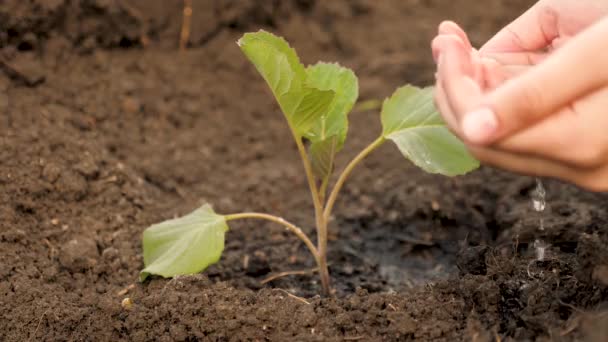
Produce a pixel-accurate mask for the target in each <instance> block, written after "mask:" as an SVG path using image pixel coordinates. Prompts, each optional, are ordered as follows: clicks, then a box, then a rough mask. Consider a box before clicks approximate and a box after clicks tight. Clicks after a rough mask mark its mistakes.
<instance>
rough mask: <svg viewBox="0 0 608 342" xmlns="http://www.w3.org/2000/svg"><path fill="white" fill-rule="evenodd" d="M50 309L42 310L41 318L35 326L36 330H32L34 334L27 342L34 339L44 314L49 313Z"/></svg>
mask: <svg viewBox="0 0 608 342" xmlns="http://www.w3.org/2000/svg"><path fill="white" fill-rule="evenodd" d="M50 309H51V308H47V309H46V310H44V312H43V313H42V316H40V319H39V320H38V325H36V330H34V333H33V334H32V336H30V338H29V341H32V340H33V339H34V337H36V333H38V329H40V324H42V319H43V318H44V316H46V313H47V312H49V310H50Z"/></svg>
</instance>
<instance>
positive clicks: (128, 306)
mask: <svg viewBox="0 0 608 342" xmlns="http://www.w3.org/2000/svg"><path fill="white" fill-rule="evenodd" d="M120 305H121V306H122V308H123V309H125V310H127V311H130V310H131V309H133V301H132V300H131V298H129V297H126V298H125V299H123V300H122V302H121V303H120Z"/></svg>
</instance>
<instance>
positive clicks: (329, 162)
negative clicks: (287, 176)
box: [305, 62, 359, 180]
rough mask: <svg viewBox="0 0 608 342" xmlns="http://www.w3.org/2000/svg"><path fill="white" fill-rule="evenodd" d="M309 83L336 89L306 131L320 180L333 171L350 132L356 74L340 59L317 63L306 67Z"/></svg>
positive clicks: (357, 85) (357, 91)
mask: <svg viewBox="0 0 608 342" xmlns="http://www.w3.org/2000/svg"><path fill="white" fill-rule="evenodd" d="M306 73H307V75H308V77H307V79H306V84H307V85H309V86H311V87H314V88H316V89H321V90H332V91H334V92H335V94H336V95H335V97H334V98H333V101H332V102H331V104H330V105H329V107H328V108H327V111H326V112H325V113H323V115H322V116H321V117H320V118H318V120H317V121H316V122H315V124H314V126H313V127H312V128H311V129H310V130H309V131H308V132H307V133H306V134H305V137H306V138H307V139H308V140H310V141H311V145H310V153H309V154H310V160H311V164H312V167H313V172H314V173H315V176H316V177H317V178H319V179H321V180H323V179H325V178H326V177H329V175H330V173H331V172H332V171H333V162H334V157H335V155H336V153H337V152H339V151H340V150H341V149H342V146H343V145H344V140H346V133H347V132H348V113H349V112H350V111H351V109H352V108H353V106H354V104H355V102H356V101H357V97H358V96H359V84H358V81H357V76H355V73H354V72H352V70H350V69H348V68H344V67H341V66H340V65H338V64H337V63H332V64H330V63H322V62H321V63H317V64H315V65H313V66H309V67H308V68H307V69H306Z"/></svg>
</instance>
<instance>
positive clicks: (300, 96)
mask: <svg viewBox="0 0 608 342" xmlns="http://www.w3.org/2000/svg"><path fill="white" fill-rule="evenodd" d="M238 44H239V46H240V47H241V50H242V51H243V53H244V54H245V55H246V56H247V58H249V60H250V61H251V62H252V63H253V65H255V67H256V69H257V70H258V72H259V73H260V74H261V75H262V77H264V79H265V80H266V83H268V86H269V87H270V89H271V90H272V93H273V94H274V96H275V98H276V100H277V102H278V103H279V106H280V107H281V110H282V111H283V114H285V116H286V118H287V121H288V122H289V124H290V126H291V127H292V128H293V129H294V130H295V132H296V133H297V134H298V135H299V136H304V135H306V134H307V133H308V131H309V130H310V129H311V128H312V127H313V125H314V124H315V122H316V121H317V120H318V119H319V118H321V116H322V115H324V114H325V113H327V111H328V109H329V106H330V105H331V103H332V102H333V99H334V95H335V92H334V91H333V90H330V89H328V90H323V89H318V88H315V87H311V86H309V85H307V84H306V78H307V75H306V69H305V68H304V66H303V65H302V63H300V60H299V58H298V55H297V54H296V52H295V50H294V49H292V48H291V47H290V46H289V44H288V43H287V42H286V41H285V39H283V38H281V37H277V36H275V35H273V34H271V33H268V32H265V31H258V32H255V33H246V34H245V35H244V36H243V37H242V38H241V39H240V40H239V41H238Z"/></svg>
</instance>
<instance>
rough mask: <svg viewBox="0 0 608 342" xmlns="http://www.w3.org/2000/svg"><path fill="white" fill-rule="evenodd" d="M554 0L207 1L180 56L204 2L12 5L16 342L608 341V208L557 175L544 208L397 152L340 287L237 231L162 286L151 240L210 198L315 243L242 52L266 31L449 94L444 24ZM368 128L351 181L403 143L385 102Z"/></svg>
mask: <svg viewBox="0 0 608 342" xmlns="http://www.w3.org/2000/svg"><path fill="white" fill-rule="evenodd" d="M532 2H533V1H530V0H527V1H523V0H517V1H507V0H488V1H485V2H483V4H481V3H480V2H479V1H473V0H458V1H451V2H446V1H439V0H434V1H433V0H428V1H420V0H383V1H371V0H369V1H362V0H352V1H337V0H332V1H312V0H299V1H253V0H243V1H219V0H205V1H203V0H201V1H194V6H193V24H192V27H191V34H190V40H189V44H188V48H187V49H186V50H185V51H181V52H180V51H179V50H178V48H177V46H178V37H179V30H180V26H181V13H182V2H181V1H175V2H168V1H160V0H153V1H102V0H95V1H94V0H89V1H84V0H83V1H70V0H52V1H51V0H48V1H42V0H36V1H21V0H5V1H2V2H1V3H0V28H1V30H0V46H1V50H0V53H1V55H0V58H1V59H0V65H1V69H2V70H1V72H0V90H1V91H0V132H1V133H0V186H1V191H0V340H2V341H26V340H31V341H34V340H40V341H42V340H44V341H93V340H95V341H118V340H125V341H126V340H128V341H153V340H159V341H240V340H248V341H266V340H268V341H291V340H293V341H355V340H360V341H407V340H414V339H417V340H421V341H460V340H472V341H509V340H517V341H520V340H523V341H525V340H539V341H548V340H551V341H572V340H590V341H605V340H606V338H607V336H608V329H607V327H608V314H607V312H608V311H604V310H606V309H607V308H606V305H605V304H606V300H607V299H608V290H607V287H608V237H607V234H606V224H607V223H608V213H607V212H606V210H605V208H606V206H607V205H608V197H607V196H606V195H602V194H593V193H589V192H585V191H582V190H580V189H576V188H575V187H572V186H569V185H566V184H561V183H558V182H555V181H550V180H545V181H544V183H545V186H546V188H547V208H546V209H545V211H544V212H542V213H540V214H539V213H535V212H534V211H533V209H532V206H531V201H530V197H531V192H532V191H533V190H534V187H535V182H534V179H532V178H529V177H522V176H516V175H513V174H509V173H505V172H502V171H498V170H493V169H490V168H485V167H484V168H481V169H480V170H478V171H475V172H473V173H471V174H469V175H466V176H463V177H456V178H446V177H441V176H437V175H428V174H425V173H424V172H422V171H420V170H418V169H417V168H416V167H414V166H412V165H411V164H410V163H408V162H407V161H406V160H404V158H403V157H402V156H401V155H400V154H399V152H398V151H397V149H396V148H395V147H394V146H391V145H389V144H387V145H386V146H383V147H381V148H380V149H379V150H378V151H376V152H375V153H374V154H373V155H371V156H370V157H369V159H368V160H366V161H365V162H364V163H363V164H362V165H360V166H359V167H358V169H357V170H356V171H355V172H354V174H353V176H352V178H351V179H349V181H348V183H347V185H346V187H345V189H344V192H343V194H342V197H341V198H340V199H339V201H338V203H337V206H336V208H335V215H334V217H333V221H332V224H331V231H330V235H331V241H330V243H329V263H330V269H331V274H332V281H333V283H332V284H333V288H334V289H335V293H334V295H333V296H331V297H321V296H319V295H318V293H319V292H320V285H319V281H318V277H317V276H316V275H314V274H302V275H296V276H287V277H283V278H278V279H276V280H273V281H269V282H265V280H266V279H267V278H268V277H270V276H272V275H275V274H278V273H280V272H283V271H290V270H307V269H308V270H310V269H311V268H313V267H314V264H313V261H312V258H311V257H310V255H309V254H308V253H307V250H306V249H305V247H304V246H303V244H302V243H300V242H299V241H298V240H297V239H295V238H294V237H293V236H291V235H290V234H289V233H288V232H286V231H284V230H283V229H281V228H280V227H277V226H275V225H272V224H266V223H264V222H259V221H238V222H234V224H231V230H230V231H229V232H228V234H227V237H226V250H225V252H224V254H223V256H222V259H221V261H220V263H219V264H217V265H214V266H212V267H211V268H209V269H208V270H207V271H206V272H204V273H203V274H199V275H192V276H182V277H177V278H175V279H172V280H168V279H161V278H152V279H151V280H149V281H146V282H144V283H140V282H138V272H139V270H141V269H142V266H143V261H142V256H141V255H142V251H141V233H142V231H143V230H144V229H145V228H146V227H147V226H149V225H150V224H153V223H156V222H159V221H161V220H164V219H168V218H172V217H174V216H176V215H182V214H185V213H188V212H190V211H191V210H193V209H195V208H197V207H198V206H200V205H201V204H203V203H212V204H213V205H214V208H215V209H216V211H218V212H220V213H234V212H239V211H260V212H270V213H275V214H277V215H281V216H284V217H285V218H288V219H289V220H291V221H294V222H296V223H298V224H300V225H301V226H303V227H305V228H304V229H305V230H306V231H307V232H308V233H310V234H313V231H312V228H311V227H312V226H313V223H314V222H313V221H314V220H313V219H312V207H311V204H310V200H309V195H308V193H307V188H306V183H305V178H304V176H303V172H302V171H301V165H300V162H299V160H298V157H297V154H296V152H295V144H293V143H292V142H291V138H290V136H289V132H288V130H287V129H286V125H285V123H284V119H283V118H282V116H281V114H280V112H279V111H278V108H277V106H276V104H275V103H274V101H273V98H272V97H271V96H270V93H269V91H268V90H267V89H266V85H265V84H264V82H263V81H262V79H261V77H260V76H259V75H257V74H256V72H255V70H254V68H253V67H252V66H251V65H250V64H249V62H248V61H247V60H246V59H245V58H244V57H243V55H242V54H241V52H240V51H239V49H238V47H237V45H236V44H235V42H236V40H237V39H238V38H239V37H240V36H241V35H242V34H243V33H244V32H247V31H255V30H258V29H260V28H263V29H266V30H270V31H272V32H275V33H278V34H281V35H283V36H285V37H286V38H287V39H288V40H289V41H290V42H291V44H292V46H294V47H295V48H296V49H297V50H298V52H299V53H300V55H301V56H302V59H303V61H304V62H306V63H314V62H315V61H316V60H325V61H340V63H342V64H343V65H346V66H348V67H350V68H352V69H353V70H355V72H356V73H357V74H358V75H359V78H360V93H361V96H360V97H361V99H362V100H373V99H381V98H384V97H386V96H388V95H390V94H391V92H392V91H393V90H394V89H395V88H396V87H397V86H400V85H403V84H405V83H408V82H410V83H414V84H416V85H420V86H422V85H428V84H431V83H432V80H433V72H434V66H433V62H432V58H431V54H430V51H429V42H430V39H431V38H432V37H433V35H434V34H435V31H436V25H437V24H438V23H439V22H440V21H441V20H443V19H453V20H456V21H457V22H459V23H461V24H462V25H464V27H465V28H466V29H467V30H469V31H470V32H471V36H472V40H473V41H474V43H475V44H480V43H482V42H483V41H485V40H486V39H488V38H489V37H490V36H491V34H492V33H494V32H495V31H496V30H497V29H498V28H499V27H501V26H502V25H504V24H505V23H507V22H508V21H509V20H510V19H512V18H515V17H516V16H517V15H518V14H519V13H521V12H522V11H523V10H524V9H525V8H527V7H528V6H530V5H531V3H532ZM350 121H351V129H350V131H349V139H348V141H347V143H346V148H345V149H344V151H343V152H342V153H341V155H340V157H339V160H338V165H337V166H338V169H340V168H342V167H343V166H344V165H345V163H346V162H347V161H348V159H349V158H351V157H352V156H354V154H355V153H357V151H358V150H360V149H361V148H362V147H364V146H365V145H366V144H367V143H369V142H371V141H372V140H373V139H374V138H375V137H376V135H377V134H378V133H379V131H380V127H379V122H378V121H379V120H378V112H377V110H368V111H364V110H356V111H355V112H353V113H352V114H351V116H350ZM541 219H542V220H543V224H544V230H543V231H541V230H539V225H540V220H541ZM537 240H538V242H536V241H537ZM535 242H536V245H535ZM540 242H542V243H544V244H543V246H545V245H547V246H548V247H547V248H546V249H545V250H544V251H545V257H544V259H543V260H539V259H538V255H537V253H538V248H535V246H536V247H538V246H539V245H540Z"/></svg>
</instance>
